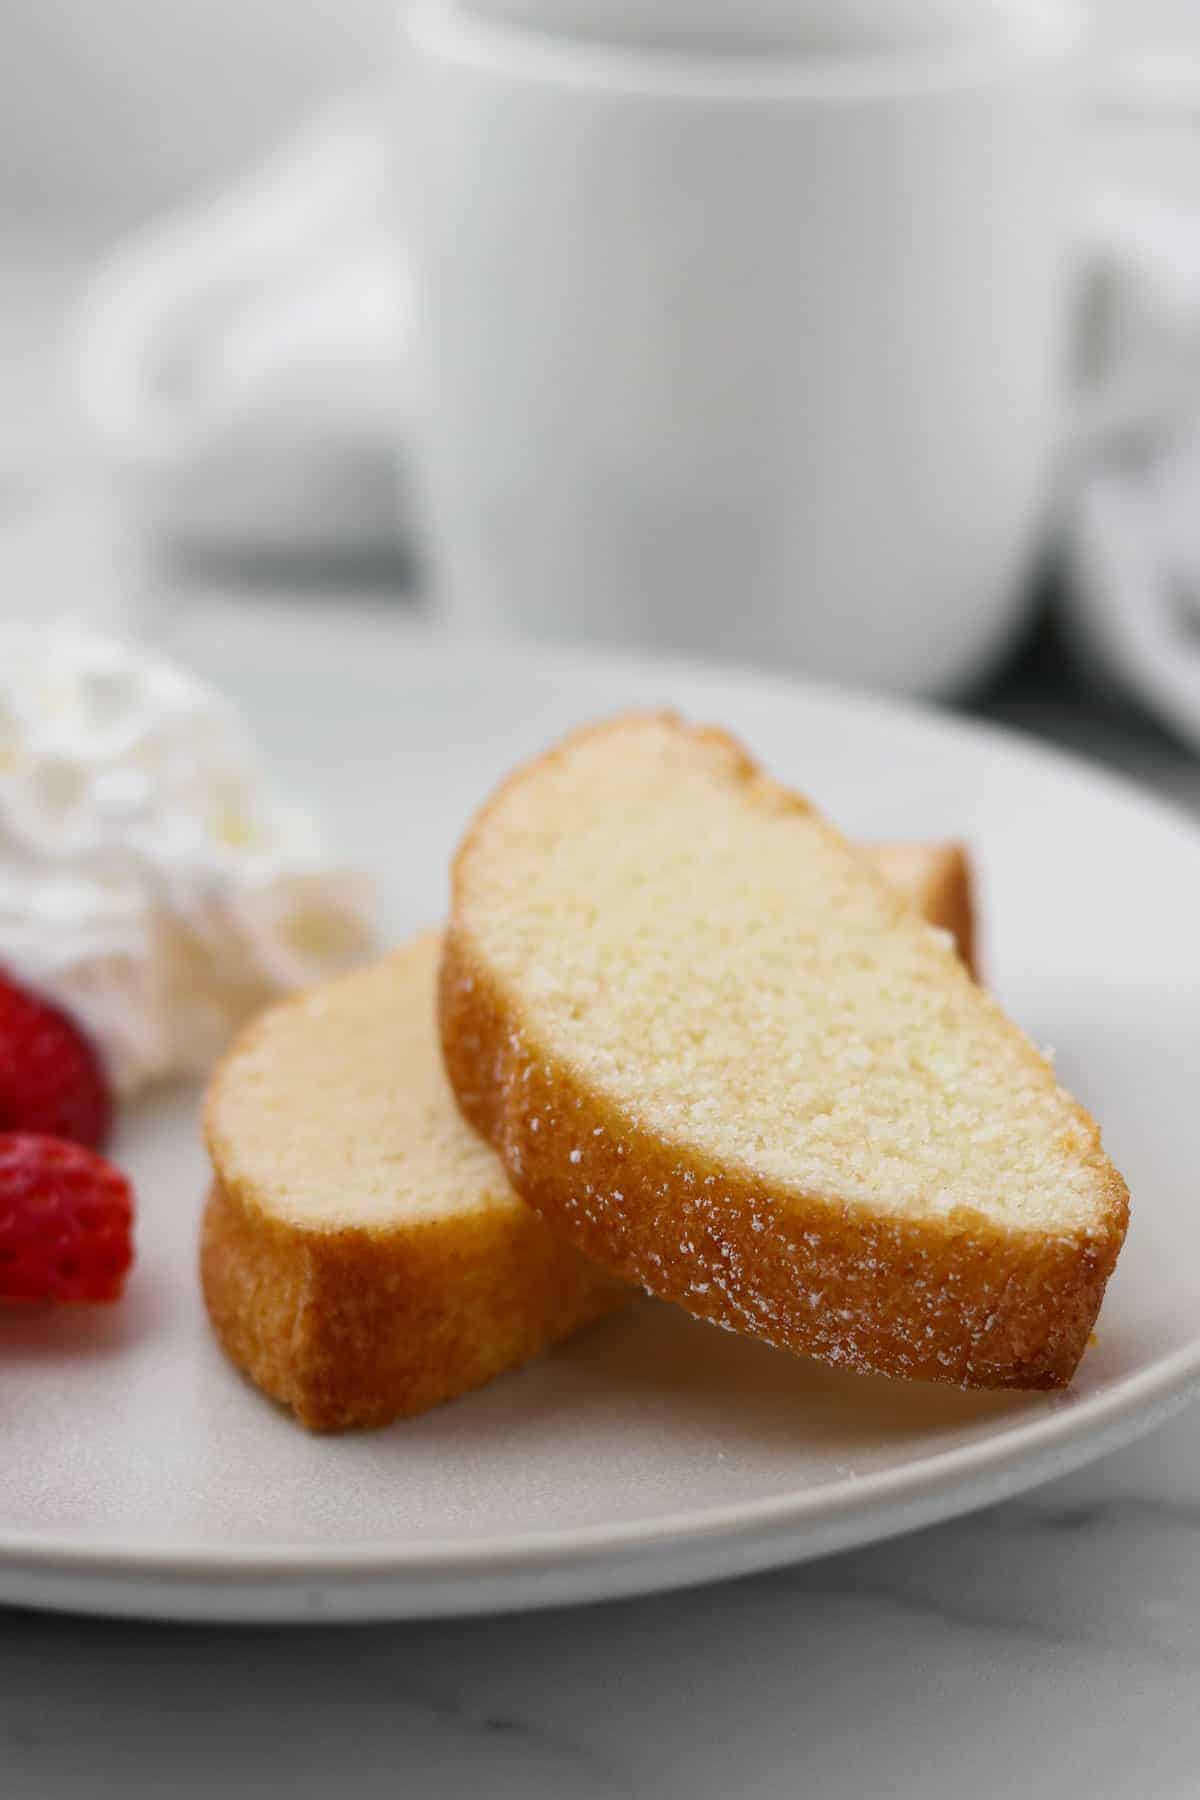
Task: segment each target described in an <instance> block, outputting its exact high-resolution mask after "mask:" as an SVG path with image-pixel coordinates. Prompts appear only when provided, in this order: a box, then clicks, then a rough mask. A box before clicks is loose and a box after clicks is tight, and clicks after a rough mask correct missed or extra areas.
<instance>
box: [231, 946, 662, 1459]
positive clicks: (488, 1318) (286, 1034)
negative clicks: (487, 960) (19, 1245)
mask: <svg viewBox="0 0 1200 1800" xmlns="http://www.w3.org/2000/svg"><path fill="white" fill-rule="evenodd" d="M437 960H438V939H437V937H436V936H432V935H431V936H427V937H422V938H418V939H417V940H416V941H415V942H414V943H411V944H410V945H408V946H407V948H405V949H403V950H401V951H399V952H398V953H397V954H396V955H394V956H392V957H391V958H389V959H388V960H387V961H386V962H384V963H382V964H376V965H375V966H373V967H371V968H365V969H361V970H358V971H356V972H355V973H354V974H351V975H344V976H341V977H339V978H338V979H336V980H334V981H331V982H328V983H327V984H325V985H324V986H322V987H319V988H316V989H314V990H312V991H311V992H309V993H307V994H304V995H302V996H301V997H300V998H298V999H295V1000H290V1001H285V1002H283V1003H282V1004H281V1005H278V1006H275V1007H273V1008H272V1009H271V1010H270V1011H269V1012H267V1013H265V1014H264V1015H263V1016H262V1017H261V1018H259V1019H258V1020H257V1021H256V1022H255V1023H254V1024H253V1025H251V1026H250V1027H249V1029H248V1030H247V1031H246V1032H245V1033H244V1035H243V1036H242V1038H241V1039H240V1041H239V1042H238V1043H237V1044H236V1045H235V1046H234V1048H233V1050H232V1051H231V1052H230V1053H229V1055H228V1056H227V1057H226V1058H225V1061H224V1062H223V1063H222V1064H221V1066H220V1068H219V1069H218V1070H217V1072H216V1075H215V1076H214V1078H213V1081H212V1085H211V1088H210V1090H209V1095H208V1100H207V1104H206V1108H205V1135H206V1137H207V1140H208V1148H209V1155H210V1157H211V1159H212V1165H213V1172H214V1177H215V1182H214V1186H213V1189H212V1193H211V1195H210V1198H209V1202H208V1207H207V1210H206V1213H205V1218H204V1227H203V1234H202V1241H201V1253H200V1269H201V1277H202V1282H203V1288H204V1299H205V1304H206V1305H207V1307H208V1314H209V1318H210V1319H211V1320H212V1323H213V1327H214V1329H215V1331H216V1334H217V1337H218V1338H219V1340H220V1342H221V1344H222V1346H223V1347H224V1349H225V1350H226V1351H227V1353H228V1354H229V1356H230V1357H231V1358H232V1360H233V1361H234V1362H235V1363H236V1364H237V1365H238V1367H239V1368H241V1369H244V1370H245V1372H246V1373H247V1374H248V1375H249V1376H250V1377H251V1378H252V1380H254V1381H256V1382H257V1383H258V1385H259V1387H261V1388H263V1389H265V1391H266V1392H267V1393H268V1394H270V1395H272V1396H273V1398H274V1399H276V1400H280V1401H282V1402H283V1404H284V1405H285V1406H290V1407H291V1409H292V1411H293V1412H294V1413H295V1415H296V1417H297V1419H299V1421H300V1422H301V1424H303V1425H308V1426H310V1427H312V1428H313V1429H315V1430H338V1429H341V1428H343V1427H346V1426H351V1425H381V1424H385V1423H386V1422H387V1421H388V1420H390V1419H396V1418H400V1417H402V1416H404V1415H406V1414H409V1413H417V1412H422V1411H423V1410H424V1409H425V1408H426V1407H429V1406H433V1405H435V1404H436V1403H437V1402H438V1401H440V1400H446V1399H449V1398H450V1397H451V1396H453V1395H455V1394H461V1393H463V1392H465V1391H466V1390H467V1389H468V1388H473V1387H478V1386H479V1384H480V1383H481V1382H484V1381H487V1380H489V1379H490V1378H491V1377H492V1376H493V1375H497V1374H499V1373H500V1372H501V1371H502V1370H504V1369H510V1368H512V1367H514V1366H515V1365H516V1364H517V1363H520V1362H524V1361H525V1360H526V1358H528V1357H531V1356H536V1355H537V1354H538V1352H539V1351H542V1350H544V1349H546V1348H547V1346H548V1345H550V1344H553V1343H556V1342H557V1341H558V1340H559V1339H560V1338H563V1337H566V1336H567V1335H568V1334H569V1333H571V1332H573V1331H576V1330H578V1329H579V1327H580V1326H582V1325H585V1324H587V1323H588V1322H589V1321H590V1320H592V1319H598V1318H600V1317H601V1316H602V1315H603V1314H605V1313H606V1312H609V1311H611V1310H612V1308H613V1307H615V1306H619V1305H622V1304H624V1303H625V1302H626V1301H627V1300H628V1299H629V1290H628V1288H627V1287H626V1286H624V1284H622V1283H621V1282H619V1281H615V1280H614V1279H613V1278H612V1277H611V1276H609V1275H607V1274H606V1273H605V1272H604V1271H603V1270H601V1269H598V1268H596V1267H595V1266H594V1265H593V1264H592V1263H590V1262H588V1261H587V1259H586V1258H585V1257H583V1256H581V1255H580V1253H579V1252H578V1251H577V1250H574V1249H572V1247H571V1246H570V1245H569V1244H568V1243H565V1242H563V1241H562V1240H561V1239H559V1238H556V1237H555V1236H554V1235H553V1234H552V1233H551V1232H549V1231H548V1230H547V1229H546V1227H545V1226H544V1225H543V1224H542V1222H541V1220H540V1219H539V1218H537V1216H536V1215H535V1214H534V1213H531V1212H530V1210H529V1208H528V1207H526V1206H524V1205H523V1204H522V1202H521V1201H520V1200H519V1199H518V1198H517V1196H516V1195H515V1194H514V1193H513V1190H512V1188H511V1187H510V1186H509V1184H508V1181H507V1180H506V1178H505V1175H504V1171H503V1169H502V1168H501V1166H500V1163H499V1161H498V1160H497V1158H496V1156H495V1155H494V1154H493V1152H492V1151H491V1150H490V1149H489V1148H488V1146H487V1145H486V1144H485V1143H483V1142H482V1141H481V1140H480V1139H479V1138H478V1137H476V1136H475V1134H474V1132H472V1131H470V1130H469V1129H468V1128H467V1127H466V1126H465V1125H464V1124H463V1122H462V1120H461V1119H460V1117H459V1115H458V1113H457V1111H456V1109H455V1106H454V1102H453V1100H452V1098H451V1096H450V1092H449V1089H448V1087H447V1085H446V1078H445V1075H444V1074H443V1072H442V1064H441V1058H440V1056H439V1054H438V1047H437V1031H436V1024H435V1008H434V982H435V975H436V970H437Z"/></svg>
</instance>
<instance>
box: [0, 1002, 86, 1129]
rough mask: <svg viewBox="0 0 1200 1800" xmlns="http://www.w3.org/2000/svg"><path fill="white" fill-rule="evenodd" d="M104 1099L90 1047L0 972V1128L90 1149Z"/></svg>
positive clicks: (50, 1008)
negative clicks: (37, 1133)
mask: <svg viewBox="0 0 1200 1800" xmlns="http://www.w3.org/2000/svg"><path fill="white" fill-rule="evenodd" d="M111 1122H112V1094H111V1092H110V1090H109V1086H108V1078H107V1076H106V1075H105V1073H104V1068H103V1065H102V1064H101V1062H100V1059H99V1057H98V1056H97V1055H96V1052H95V1050H94V1049H93V1048H92V1046H91V1044H90V1043H89V1042H88V1040H87V1038H85V1037H84V1035H83V1033H82V1032H81V1031H80V1030H79V1028H78V1026H77V1025H75V1024H73V1023H72V1021H71V1020H70V1019H69V1018H68V1017H67V1015H66V1013H64V1012H61V1011H60V1010H59V1008H58V1007H57V1006H54V1005H52V1004H51V1002H50V1001H49V1000H43V999H42V998H41V996H40V995H38V994H31V993H30V992H29V990H28V988H23V987H19V986H18V985H17V983H16V982H15V981H13V980H12V979H11V978H10V977H9V976H7V975H5V974H3V973H2V972H0V1131H36V1132H40V1133H42V1134H43V1135H44V1136H46V1137H61V1138H70V1139H71V1141H72V1142H73V1143H76V1144H87V1145H88V1146H89V1148H90V1149H93V1150H98V1149H100V1147H101V1146H102V1145H103V1144H104V1143H105V1142H106V1140H107V1138H108V1130H109V1125H110V1124H111Z"/></svg>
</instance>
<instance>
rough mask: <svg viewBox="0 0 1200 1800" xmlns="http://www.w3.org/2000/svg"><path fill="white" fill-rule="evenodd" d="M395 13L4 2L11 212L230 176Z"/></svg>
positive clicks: (1129, 37)
mask: <svg viewBox="0 0 1200 1800" xmlns="http://www.w3.org/2000/svg"><path fill="white" fill-rule="evenodd" d="M508 3H509V4H516V3H517V0H508ZM527 3H528V4H530V5H534V4H544V3H545V0H527ZM583 3H584V0H575V4H577V5H582V4H583ZM598 3H599V0H587V4H589V5H591V6H592V7H595V6H597V5H598ZM634 3H635V0H627V4H628V5H630V6H632V5H633V4H634ZM646 3H647V5H648V4H649V0H646ZM689 3H690V0H689ZM696 3H697V4H700V3H701V0H696ZM702 3H703V4H704V5H706V6H709V7H711V8H713V9H714V10H715V7H716V5H717V3H718V0H702ZM758 3H759V4H766V3H767V0H758ZM612 4H613V5H614V6H615V5H616V4H617V0H612ZM656 4H657V5H659V6H665V5H667V4H668V0H656ZM678 4H679V5H680V6H681V7H682V0H678ZM729 10H730V9H729V8H728V7H726V8H725V11H726V13H727V14H728V12H729ZM1095 11H1096V14H1097V17H1098V19H1099V21H1100V26H1101V31H1102V35H1103V37H1104V38H1105V39H1106V40H1107V41H1110V42H1130V41H1132V42H1139V41H1144V40H1146V39H1150V40H1151V41H1153V40H1155V39H1157V40H1159V41H1160V42H1165V43H1167V44H1170V43H1171V42H1172V41H1179V40H1187V39H1190V40H1191V41H1193V42H1196V41H1197V40H1198V38H1200V19H1198V17H1197V10H1196V0H1095ZM394 15H395V4H394V0H306V4H305V5H303V6H297V5H296V4H295V0H254V4H253V5H252V6H247V5H246V4H245V0H206V4H205V5H203V6H197V5H196V4H195V0H122V4H121V6H120V7H119V8H115V7H114V8H110V7H104V6H98V5H97V4H96V0H4V8H3V34H4V52H5V53H4V55H3V57H0V217H2V216H3V215H4V214H5V213H6V212H8V211H11V210H13V209H17V208H22V209H26V210H28V211H29V212H30V213H32V214H34V215H35V216H37V217H40V218H44V217H45V216H46V214H47V212H48V211H51V212H55V213H58V214H60V215H64V214H65V215H68V216H70V215H74V216H75V217H77V218H78V217H79V216H81V215H83V216H88V217H92V218H106V219H108V220H111V221H117V220H127V219H130V218H136V217H143V216H144V215H145V214H146V212H147V210H148V209H150V208H153V207H155V206H166V205H170V204H172V203H177V202H178V200H179V199H181V198H183V197H184V196H186V195H188V194H191V193H194V192H196V191H197V190H198V189H199V188H200V187H202V186H204V185H206V184H208V185H211V184H214V183H216V182H218V181H223V180H226V179H227V178H228V177H229V176H230V175H232V174H233V173H234V172H235V171H236V170H237V169H238V168H239V167H240V166H241V165H242V164H243V163H244V162H245V161H246V159H247V158H248V157H250V156H252V155H254V154H256V153H258V152H259V151H261V150H262V149H263V148H264V147H265V146H266V145H267V144H268V143H270V141H271V140H272V139H273V138H275V137H276V136H277V135H278V134H279V133H280V132H281V131H283V130H286V129H287V128H288V127H289V125H291V124H292V123H294V122H295V121H296V120H297V119H298V118H300V117H302V116H303V115H304V113H306V112H307V111H309V110H310V109H311V108H313V107H314V106H318V105H321V104H323V103H324V102H325V101H326V100H327V99H328V98H330V97H331V96H335V95H337V94H339V93H342V92H345V91H349V90H353V89H354V88H355V87H357V86H358V85H360V84H361V83H362V82H363V81H365V80H373V79H375V78H376V77H377V76H378V74H379V70H380V65H381V63H382V62H383V61H385V60H386V59H387V58H388V57H389V56H390V55H391V54H392V51H393V47H394V37H393V32H392V21H393V18H394Z"/></svg>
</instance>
